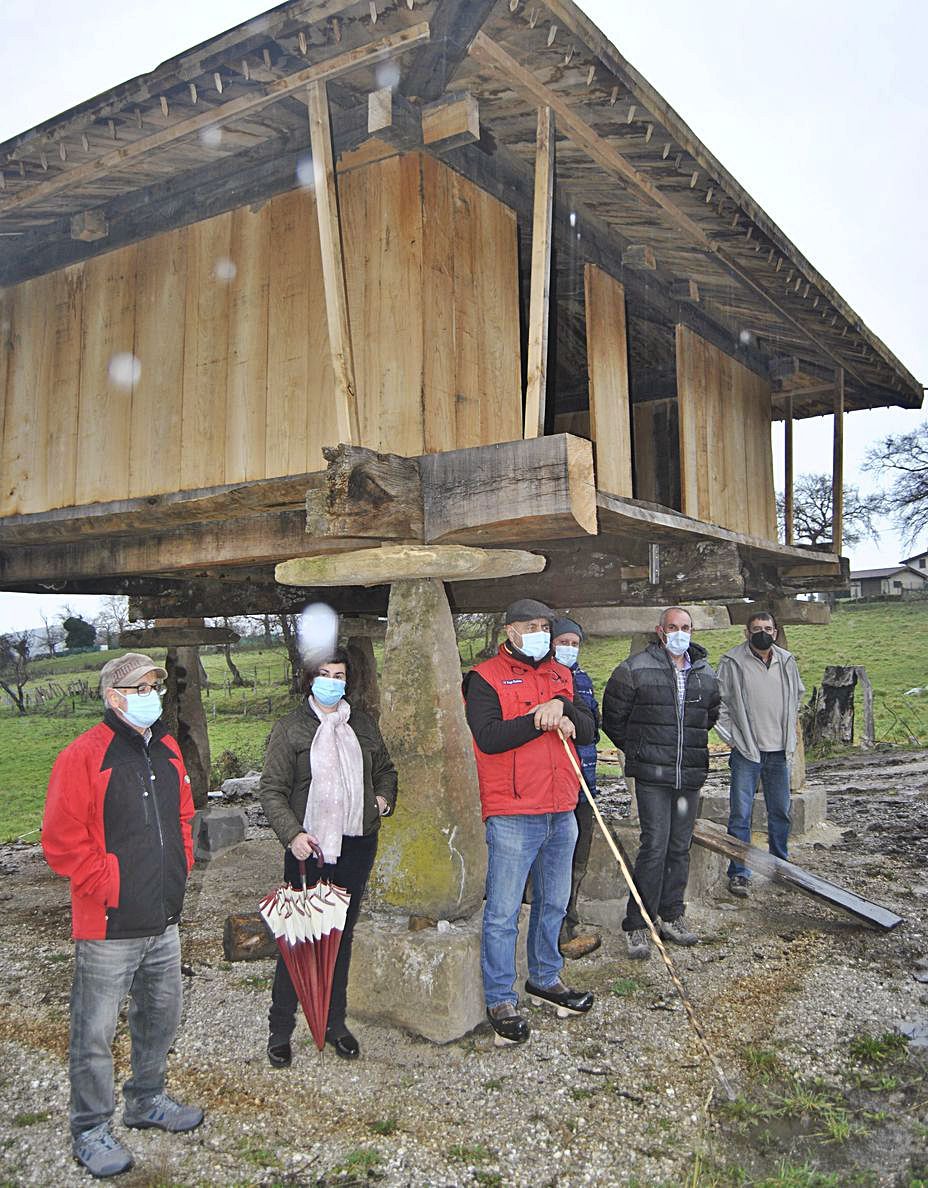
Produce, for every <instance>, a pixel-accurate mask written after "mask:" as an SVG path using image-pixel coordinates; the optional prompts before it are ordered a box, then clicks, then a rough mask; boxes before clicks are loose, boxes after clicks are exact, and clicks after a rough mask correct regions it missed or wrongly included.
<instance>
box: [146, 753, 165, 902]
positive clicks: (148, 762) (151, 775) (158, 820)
mask: <svg viewBox="0 0 928 1188" xmlns="http://www.w3.org/2000/svg"><path fill="white" fill-rule="evenodd" d="M142 747H143V749H144V751H145V766H146V767H147V768H148V786H149V788H151V785H152V784H153V783H154V782H155V773H154V771H153V770H152V766H151V756H150V755H149V753H148V747H146V746H145V744H144V742H143V743H142ZM147 795H148V793H147V792H146V796H147ZM151 803H152V806H153V807H154V810H155V822H156V824H157V826H158V848H159V850H160V854H161V912H162V915H163V916H164V917H165V919H167V914H168V905H167V904H166V903H165V900H164V831H163V830H162V828H161V811H160V810H159V808H158V797H157V796H155V795H154V789H152V796H151ZM146 820H147V816H146Z"/></svg>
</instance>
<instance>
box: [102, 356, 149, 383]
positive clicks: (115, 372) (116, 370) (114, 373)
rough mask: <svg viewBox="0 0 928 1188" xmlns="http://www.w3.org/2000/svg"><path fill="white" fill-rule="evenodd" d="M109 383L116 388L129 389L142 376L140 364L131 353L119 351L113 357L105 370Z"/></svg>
mask: <svg viewBox="0 0 928 1188" xmlns="http://www.w3.org/2000/svg"><path fill="white" fill-rule="evenodd" d="M107 371H108V373H109V377H110V383H111V384H113V385H114V386H115V387H117V388H131V387H132V385H133V384H137V383H138V380H139V376H140V375H141V374H142V364H141V363H140V362H139V361H138V359H136V357H135V355H133V354H132V352H131V351H120V352H119V354H118V355H113V357H112V358H111V359H110V364H109V367H108V368H107Z"/></svg>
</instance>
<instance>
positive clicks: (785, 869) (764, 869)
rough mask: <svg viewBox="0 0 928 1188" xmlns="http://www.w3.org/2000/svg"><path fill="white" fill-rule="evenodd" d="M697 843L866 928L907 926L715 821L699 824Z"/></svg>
mask: <svg viewBox="0 0 928 1188" xmlns="http://www.w3.org/2000/svg"><path fill="white" fill-rule="evenodd" d="M693 841H694V842H695V843H696V844H697V845H699V846H702V847H703V849H706V850H711V851H712V852H713V853H714V854H722V855H723V856H724V857H726V858H734V859H735V861H736V862H740V863H743V864H744V865H745V866H748V867H749V868H750V869H751V870H756V871H758V872H759V873H760V874H763V875H766V876H767V877H768V878H771V879H773V881H774V882H775V883H783V884H784V885H785V886H787V887H791V888H792V889H793V890H795V891H801V892H802V893H803V894H804V895H811V896H812V898H813V899H817V900H819V902H824V903H827V904H828V905H829V906H831V907H836V908H840V910H841V911H843V912H848V913H849V914H850V915H852V916H854V917H856V918H857V919H858V920H863V922H864V923H865V924H872V925H873V926H874V928H879V929H880V930H881V931H882V932H890V931H891V930H892V929H893V928H896V927H897V926H898V925H899V924H901V923H902V922H903V917H902V916H897V915H896V913H895V912H891V911H890V910H889V908H885V907H882V906H881V905H880V904H878V903H871V902H870V900H869V899H863V898H862V897H861V896H859V895H855V894H854V892H853V891H847V890H845V889H844V888H843V887H838V886H837V885H836V884H835V883H829V882H828V880H827V879H821V878H819V877H818V875H814V874H810V873H809V871H807V870H803V869H802V867H801V866H795V865H794V864H793V863H792V862H786V861H785V860H784V859H783V858H775V857H774V856H773V855H772V854H769V853H768V852H767V851H766V850H759V849H757V847H756V846H749V845H748V844H747V843H746V842H743V841H739V840H738V839H737V838H735V837H731V836H730V835H729V834H727V833H726V832H725V830H724V829H723V828H722V827H721V825H716V824H715V822H714V821H706V820H699V821H697V822H696V828H695V829H694V831H693Z"/></svg>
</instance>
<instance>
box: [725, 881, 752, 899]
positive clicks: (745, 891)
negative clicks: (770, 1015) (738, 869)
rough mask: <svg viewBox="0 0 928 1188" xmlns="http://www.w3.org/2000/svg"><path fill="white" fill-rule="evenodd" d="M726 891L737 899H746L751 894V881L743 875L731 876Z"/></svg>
mask: <svg viewBox="0 0 928 1188" xmlns="http://www.w3.org/2000/svg"><path fill="white" fill-rule="evenodd" d="M728 890H729V891H730V893H731V894H732V895H736V896H737V897H738V898H739V899H747V897H748V896H749V895H750V894H751V880H750V879H749V878H746V877H745V876H744V875H732V876H731V878H730V879H729V880H728Z"/></svg>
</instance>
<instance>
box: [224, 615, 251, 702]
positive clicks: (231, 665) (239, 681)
mask: <svg viewBox="0 0 928 1188" xmlns="http://www.w3.org/2000/svg"><path fill="white" fill-rule="evenodd" d="M232 622H233V620H231V619H230V618H229V617H228V616H227V615H226V616H223V620H222V625H223V627H229V628H231V629H232V630H233V631H238V627H237V626H236V627H233V626H232ZM239 634H241V632H239ZM222 654H223V656H225V658H226V667H227V668H228V669H229V672H231V674H232V684H233V685H234V687H235V688H236V689H241V688H242V687H243V686H244V685H245V678H244V677H243V676H242V674H241V673H240V672H239V670H238V665H237V664H236V663H235V661H234V660H233V659H232V645H231V644H230V643H224V644H223V645H222Z"/></svg>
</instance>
